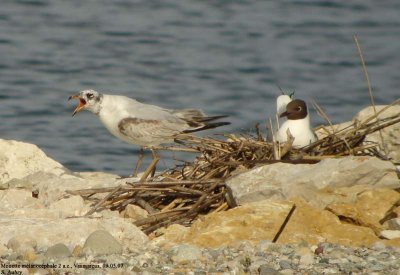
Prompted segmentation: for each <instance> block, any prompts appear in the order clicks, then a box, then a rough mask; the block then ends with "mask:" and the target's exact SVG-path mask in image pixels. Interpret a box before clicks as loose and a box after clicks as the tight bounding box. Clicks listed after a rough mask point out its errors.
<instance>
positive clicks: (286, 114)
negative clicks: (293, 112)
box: [279, 111, 289, 117]
mask: <svg viewBox="0 0 400 275" xmlns="http://www.w3.org/2000/svg"><path fill="white" fill-rule="evenodd" d="M288 115H289V113H288V112H287V111H285V112H283V113H282V114H281V115H280V116H279V117H284V116H288Z"/></svg>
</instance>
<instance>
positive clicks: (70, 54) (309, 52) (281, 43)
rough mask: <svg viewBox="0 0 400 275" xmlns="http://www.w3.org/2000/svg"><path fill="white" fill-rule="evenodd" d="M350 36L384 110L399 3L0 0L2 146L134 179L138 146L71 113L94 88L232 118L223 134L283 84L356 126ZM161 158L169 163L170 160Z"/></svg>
mask: <svg viewBox="0 0 400 275" xmlns="http://www.w3.org/2000/svg"><path fill="white" fill-rule="evenodd" d="M353 34H357V35H358V37H359V41H360V43H361V47H362V49H363V52H364V55H365V59H366V62H367V66H368V71H369V74H370V77H371V80H372V84H373V90H374V95H375V97H376V101H377V103H380V104H386V103H389V102H391V101H393V100H395V99H397V98H399V94H400V93H399V86H400V76H399V75H400V1H398V0H387V1H385V0H383V1H372V0H359V1H358V0H356V1H342V0H340V1H339V0H338V1H320V0H314V1H306V0H304V1H284V0H280V1H260V0H258V1H257V0H254V1H227V0H226V1H217V0H214V1H211V0H210V1H199V0H198V1H194V0H185V1H182V0H180V1H178V0H173V1H165V0H156V1H149V0H142V1H134V0H132V1H127V0H116V1H109V0H87V1H81V0H69V1H61V0H41V1H34V0H27V1H17V0H9V1H7V0H2V1H1V5H0V118H1V122H0V138H3V139H16V140H21V141H26V142H30V143H34V144H37V145H38V146H39V147H41V148H42V149H43V150H44V151H45V152H46V153H47V154H48V155H49V156H50V157H52V158H54V159H56V160H58V161H60V162H61V163H62V164H64V165H65V166H67V167H68V168H70V169H72V170H75V171H87V170H96V171H109V172H113V173H119V174H125V175H126V174H129V173H130V172H131V170H132V168H133V166H134V163H135V161H136V153H137V147H136V146H133V145H128V144H125V143H123V142H122V141H119V140H118V139H116V138H114V137H113V136H111V135H110V134H109V133H108V132H107V131H106V130H105V129H104V128H103V126H102V125H101V124H100V121H99V120H98V119H97V118H96V117H95V116H94V115H93V114H91V113H89V112H81V113H79V114H78V115H77V116H76V117H74V118H72V117H71V113H72V111H73V109H74V108H75V105H76V102H73V103H71V102H70V103H68V102H67V98H68V96H70V95H72V94H74V93H76V92H78V91H79V90H82V89H88V88H93V89H96V90H99V91H102V92H105V93H114V94H124V95H127V96H129V97H133V98H136V99H138V100H141V101H144V102H148V103H152V104H157V105H161V106H164V107H168V108H184V107H185V108H186V107H196V108H201V109H203V110H204V111H205V112H207V113H209V114H212V115H219V114H228V115H230V121H231V122H232V125H230V126H228V127H224V128H220V129H218V130H217V131H214V132H224V131H227V132H237V133H239V132H247V131H249V130H250V129H252V128H253V125H254V124H255V123H257V122H260V123H264V122H265V120H266V118H267V117H268V116H270V115H272V114H273V113H274V111H275V97H276V96H277V95H278V94H279V89H278V88H277V86H278V85H279V86H281V87H284V88H287V89H295V90H296V96H297V98H302V99H305V100H307V101H310V100H311V99H315V100H316V101H317V102H318V103H319V104H320V105H321V106H323V108H324V109H325V110H326V112H327V114H328V115H329V117H330V118H331V119H332V120H333V121H334V122H341V121H344V120H350V119H351V118H352V116H353V115H354V114H355V113H356V112H357V111H358V110H360V109H361V108H362V107H364V106H366V105H367V104H368V103H369V98H368V93H367V86H366V82H365V79H364V76H363V73H362V70H361V67H360V62H359V58H358V55H357V52H356V49H355V46H354V42H353V39H352V35H353ZM310 109H311V115H312V121H313V124H314V125H317V124H319V123H321V122H322V120H321V119H319V118H318V117H317V116H316V114H315V112H314V110H313V109H312V108H310ZM208 133H209V134H211V133H213V131H210V132H208ZM0 149H1V148H0ZM163 155H164V156H165V157H164V159H165V160H166V161H164V162H163V163H161V168H165V167H170V166H172V165H173V161H171V158H172V157H173V155H172V154H170V153H164V154H163ZM176 157H177V158H179V157H180V156H179V155H178V156H176Z"/></svg>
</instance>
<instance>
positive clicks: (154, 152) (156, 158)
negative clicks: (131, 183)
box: [151, 148, 160, 177]
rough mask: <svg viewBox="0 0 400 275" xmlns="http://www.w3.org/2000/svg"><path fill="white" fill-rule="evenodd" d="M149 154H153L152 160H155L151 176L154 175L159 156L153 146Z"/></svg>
mask: <svg viewBox="0 0 400 275" xmlns="http://www.w3.org/2000/svg"><path fill="white" fill-rule="evenodd" d="M151 155H152V156H153V161H154V160H156V162H155V164H154V167H153V169H152V170H151V176H152V177H154V174H155V173H156V168H157V162H158V161H159V160H160V157H159V156H158V155H157V153H156V150H155V149H154V148H152V149H151Z"/></svg>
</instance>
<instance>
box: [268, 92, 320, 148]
mask: <svg viewBox="0 0 400 275" xmlns="http://www.w3.org/2000/svg"><path fill="white" fill-rule="evenodd" d="M280 117H286V118H287V120H286V121H285V122H284V123H283V124H282V125H281V127H279V130H278V131H277V132H276V135H275V139H276V140H277V141H279V142H286V141H287V139H288V136H287V130H288V129H289V131H290V134H291V135H292V136H293V137H294V141H293V144H292V146H293V148H302V147H304V146H307V145H309V144H311V143H313V142H315V141H316V140H317V137H316V136H315V133H314V132H313V130H312V129H311V123H310V116H309V114H308V111H307V105H306V103H305V102H304V101H303V100H300V99H295V100H292V101H290V102H289V103H288V104H287V105H286V111H284V112H283V113H281V114H280Z"/></svg>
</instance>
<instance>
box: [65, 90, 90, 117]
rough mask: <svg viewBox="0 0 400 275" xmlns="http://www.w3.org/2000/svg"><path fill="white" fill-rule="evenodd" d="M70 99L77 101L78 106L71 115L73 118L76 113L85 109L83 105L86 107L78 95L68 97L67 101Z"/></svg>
mask: <svg viewBox="0 0 400 275" xmlns="http://www.w3.org/2000/svg"><path fill="white" fill-rule="evenodd" d="M71 99H79V104H78V106H77V107H76V108H75V110H74V113H73V114H72V116H74V115H75V114H76V113H79V112H80V111H81V110H82V109H83V108H84V107H85V105H86V100H84V99H83V98H81V97H80V96H79V95H73V96H70V97H69V98H68V100H71Z"/></svg>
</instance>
